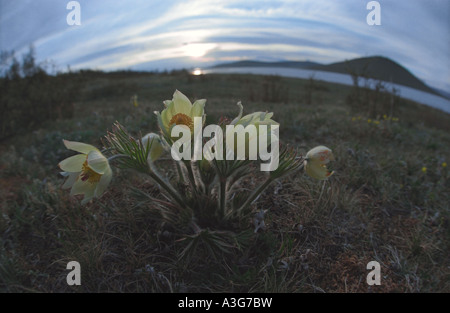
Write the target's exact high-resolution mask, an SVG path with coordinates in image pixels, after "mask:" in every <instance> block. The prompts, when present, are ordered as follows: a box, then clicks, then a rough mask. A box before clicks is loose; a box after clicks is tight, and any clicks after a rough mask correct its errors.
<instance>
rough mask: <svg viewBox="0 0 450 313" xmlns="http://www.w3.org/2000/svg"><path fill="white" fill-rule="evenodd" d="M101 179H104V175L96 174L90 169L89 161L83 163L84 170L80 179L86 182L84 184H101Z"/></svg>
mask: <svg viewBox="0 0 450 313" xmlns="http://www.w3.org/2000/svg"><path fill="white" fill-rule="evenodd" d="M101 177H102V175H100V174H99V173H97V172H95V171H94V170H92V169H91V168H90V167H89V165H88V162H87V160H86V161H85V162H84V163H83V168H82V170H81V174H80V176H79V178H80V179H81V180H82V181H84V182H85V181H87V182H88V183H90V184H95V183H98V182H99V180H100V178H101Z"/></svg>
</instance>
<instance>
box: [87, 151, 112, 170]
mask: <svg viewBox="0 0 450 313" xmlns="http://www.w3.org/2000/svg"><path fill="white" fill-rule="evenodd" d="M87 162H88V166H89V168H91V169H92V170H94V171H95V172H96V173H98V174H104V173H105V172H106V171H107V170H108V169H109V163H108V159H107V158H105V156H104V155H103V154H102V153H101V152H100V151H91V152H89V154H88V156H87Z"/></svg>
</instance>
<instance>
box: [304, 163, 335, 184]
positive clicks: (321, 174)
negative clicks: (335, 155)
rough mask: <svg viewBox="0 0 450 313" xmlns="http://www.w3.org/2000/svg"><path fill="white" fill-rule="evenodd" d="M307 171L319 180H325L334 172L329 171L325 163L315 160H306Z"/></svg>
mask: <svg viewBox="0 0 450 313" xmlns="http://www.w3.org/2000/svg"><path fill="white" fill-rule="evenodd" d="M305 171H306V173H307V174H308V175H309V176H311V177H312V178H315V179H318V180H324V179H326V178H328V177H330V176H331V175H333V173H334V172H330V171H328V169H327V167H326V166H325V165H323V164H320V163H318V162H315V161H305Z"/></svg>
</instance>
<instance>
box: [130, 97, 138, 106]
mask: <svg viewBox="0 0 450 313" xmlns="http://www.w3.org/2000/svg"><path fill="white" fill-rule="evenodd" d="M130 102H131V103H133V105H134V107H135V108H137V106H138V105H139V103H138V96H137V95H133V96H132V97H131V99H130Z"/></svg>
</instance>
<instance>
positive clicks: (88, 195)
mask: <svg viewBox="0 0 450 313" xmlns="http://www.w3.org/2000/svg"><path fill="white" fill-rule="evenodd" d="M94 194H95V190H92V189H90V190H89V191H87V192H86V193H85V194H84V199H83V201H81V205H85V204H86V203H88V202H89V201H91V199H92V198H94Z"/></svg>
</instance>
